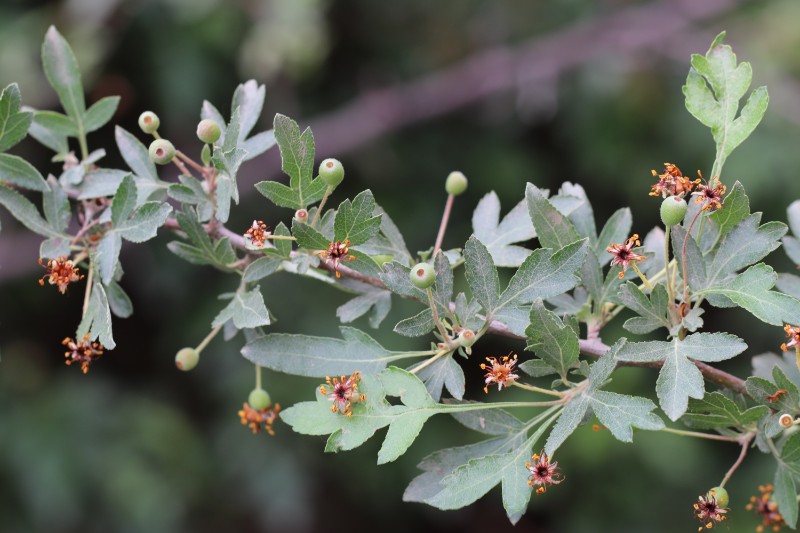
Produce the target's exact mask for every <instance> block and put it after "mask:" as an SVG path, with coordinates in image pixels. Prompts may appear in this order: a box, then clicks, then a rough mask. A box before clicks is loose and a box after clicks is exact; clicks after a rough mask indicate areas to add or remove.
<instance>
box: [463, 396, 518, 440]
mask: <svg viewBox="0 0 800 533" xmlns="http://www.w3.org/2000/svg"><path fill="white" fill-rule="evenodd" d="M463 404H474V405H478V404H479V403H478V402H462V403H460V404H459V405H463ZM452 416H453V418H455V419H456V420H457V421H458V423H459V424H461V425H462V426H464V427H467V428H469V429H472V430H475V431H477V432H479V433H483V434H485V435H496V436H503V435H509V434H512V433H518V432H520V431H525V424H523V423H522V421H520V419H519V418H517V417H515V416H514V415H512V414H511V413H510V412H508V411H506V410H504V409H480V410H478V411H467V412H456V413H453V414H452Z"/></svg>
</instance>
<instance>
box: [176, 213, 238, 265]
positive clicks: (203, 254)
mask: <svg viewBox="0 0 800 533" xmlns="http://www.w3.org/2000/svg"><path fill="white" fill-rule="evenodd" d="M175 218H176V219H177V220H178V224H179V225H180V227H181V229H182V230H183V231H184V232H186V236H187V237H188V238H189V240H190V241H191V242H192V244H193V246H190V245H188V244H185V243H182V242H176V241H173V242H171V243H169V244H168V245H167V248H169V250H170V251H171V252H172V253H174V254H175V255H177V256H179V257H181V258H183V259H185V260H186V261H189V262H190V263H194V264H197V265H211V266H214V267H216V268H218V269H220V270H223V271H228V270H230V267H228V265H230V264H231V263H233V262H234V261H236V253H235V252H234V251H233V247H232V246H231V243H230V241H229V240H228V239H227V238H223V239H220V240H218V241H216V242H212V241H211V238H210V237H209V236H208V235H207V234H206V232H205V231H204V230H203V226H202V225H201V224H200V222H199V221H198V220H197V214H196V213H195V212H194V210H192V209H188V210H186V211H184V212H180V213H177V215H176V217H175Z"/></svg>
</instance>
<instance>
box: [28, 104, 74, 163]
mask: <svg viewBox="0 0 800 533" xmlns="http://www.w3.org/2000/svg"><path fill="white" fill-rule="evenodd" d="M40 113H42V112H41V111H36V112H33V121H32V122H31V124H30V128H29V129H28V133H29V134H30V136H31V137H33V138H34V139H36V140H37V141H39V142H40V143H41V144H43V145H44V146H46V147H47V148H50V149H51V150H53V151H54V152H55V153H56V157H57V158H60V159H61V160H63V158H64V157H65V156H66V154H67V152H68V151H69V145H68V144H67V137H66V136H65V135H62V134H61V133H59V132H57V131H54V130H53V129H51V128H49V127H47V126H46V125H43V124H41V123H40V122H39V118H40V117H39V115H40ZM65 118H66V117H65ZM67 120H69V119H67Z"/></svg>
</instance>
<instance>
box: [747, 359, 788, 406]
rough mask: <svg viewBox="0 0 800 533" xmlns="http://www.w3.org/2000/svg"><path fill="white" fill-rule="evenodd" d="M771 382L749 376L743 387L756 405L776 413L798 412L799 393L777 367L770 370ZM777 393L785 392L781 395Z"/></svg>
mask: <svg viewBox="0 0 800 533" xmlns="http://www.w3.org/2000/svg"><path fill="white" fill-rule="evenodd" d="M772 379H773V381H774V383H773V382H772V381H769V380H768V379H764V378H760V377H755V376H751V377H749V378H747V381H746V382H745V387H746V389H747V394H749V395H750V397H751V398H753V400H754V401H755V402H756V403H759V404H761V405H765V406H767V407H769V408H770V409H775V410H776V411H781V412H789V413H797V412H800V391H798V388H797V385H795V384H794V383H793V382H792V381H790V380H789V378H787V377H786V374H785V373H784V372H783V370H781V368H780V367H779V366H775V367H774V368H773V369H772ZM778 391H785V392H783V393H781V394H777V395H776V393H777V392H778Z"/></svg>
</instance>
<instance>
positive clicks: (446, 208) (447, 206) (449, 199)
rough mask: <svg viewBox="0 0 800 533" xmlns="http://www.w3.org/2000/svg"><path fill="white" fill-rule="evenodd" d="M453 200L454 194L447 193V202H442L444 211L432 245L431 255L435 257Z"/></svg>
mask: <svg viewBox="0 0 800 533" xmlns="http://www.w3.org/2000/svg"><path fill="white" fill-rule="evenodd" d="M453 200H455V196H453V195H452V194H448V195H447V202H446V203H445V204H444V213H442V223H441V224H439V233H438V234H437V235H436V244H434V245H433V254H432V255H431V257H436V252H438V251H439V248H441V247H442V240H443V239H444V232H445V231H446V230H447V222H448V221H449V220H450V211H451V210H452V209H453Z"/></svg>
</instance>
